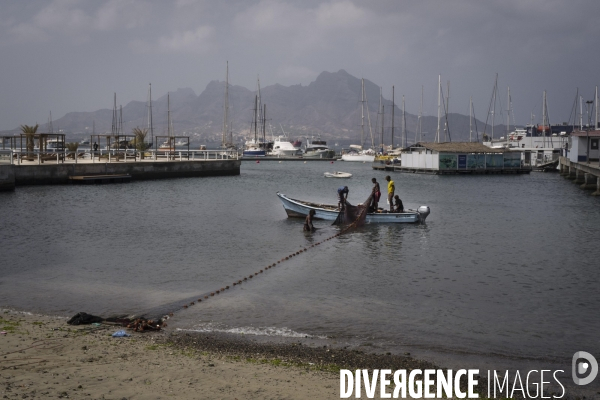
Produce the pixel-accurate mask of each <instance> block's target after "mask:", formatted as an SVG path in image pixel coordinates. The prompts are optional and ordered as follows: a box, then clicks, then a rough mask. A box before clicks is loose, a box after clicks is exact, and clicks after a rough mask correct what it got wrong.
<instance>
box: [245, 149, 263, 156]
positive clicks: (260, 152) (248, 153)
mask: <svg viewBox="0 0 600 400" xmlns="http://www.w3.org/2000/svg"><path fill="white" fill-rule="evenodd" d="M242 154H243V156H244V157H264V156H265V154H266V153H265V151H264V150H244V152H243V153H242Z"/></svg>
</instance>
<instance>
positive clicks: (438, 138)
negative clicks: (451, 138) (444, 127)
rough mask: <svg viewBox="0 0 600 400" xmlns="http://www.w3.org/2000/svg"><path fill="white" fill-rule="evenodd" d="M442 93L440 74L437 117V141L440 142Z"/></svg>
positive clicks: (439, 76) (440, 77)
mask: <svg viewBox="0 0 600 400" xmlns="http://www.w3.org/2000/svg"><path fill="white" fill-rule="evenodd" d="M441 93H442V75H438V116H437V117H438V118H437V129H436V131H435V141H436V142H438V143H439V142H440V118H441V115H440V100H441V99H440V96H441Z"/></svg>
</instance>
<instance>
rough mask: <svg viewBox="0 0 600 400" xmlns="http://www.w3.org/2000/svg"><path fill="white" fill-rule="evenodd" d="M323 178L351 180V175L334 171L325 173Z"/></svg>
mask: <svg viewBox="0 0 600 400" xmlns="http://www.w3.org/2000/svg"><path fill="white" fill-rule="evenodd" d="M323 175H325V178H352V174H351V173H349V172H342V171H335V172H325V173H324V174H323Z"/></svg>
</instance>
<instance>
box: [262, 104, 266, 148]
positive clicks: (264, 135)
mask: <svg viewBox="0 0 600 400" xmlns="http://www.w3.org/2000/svg"><path fill="white" fill-rule="evenodd" d="M263 107H264V111H263V123H262V131H263V132H262V133H263V146H264V149H265V155H266V154H267V153H266V152H267V137H266V126H267V105H266V104H263Z"/></svg>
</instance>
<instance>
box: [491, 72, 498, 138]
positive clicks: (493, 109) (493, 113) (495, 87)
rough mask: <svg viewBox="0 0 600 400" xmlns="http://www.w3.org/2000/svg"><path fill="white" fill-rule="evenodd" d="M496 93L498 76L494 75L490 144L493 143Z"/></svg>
mask: <svg viewBox="0 0 600 400" xmlns="http://www.w3.org/2000/svg"><path fill="white" fill-rule="evenodd" d="M497 93H498V74H496V81H495V82H494V106H493V108H492V144H493V142H494V120H495V118H494V117H495V116H496V96H497Z"/></svg>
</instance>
